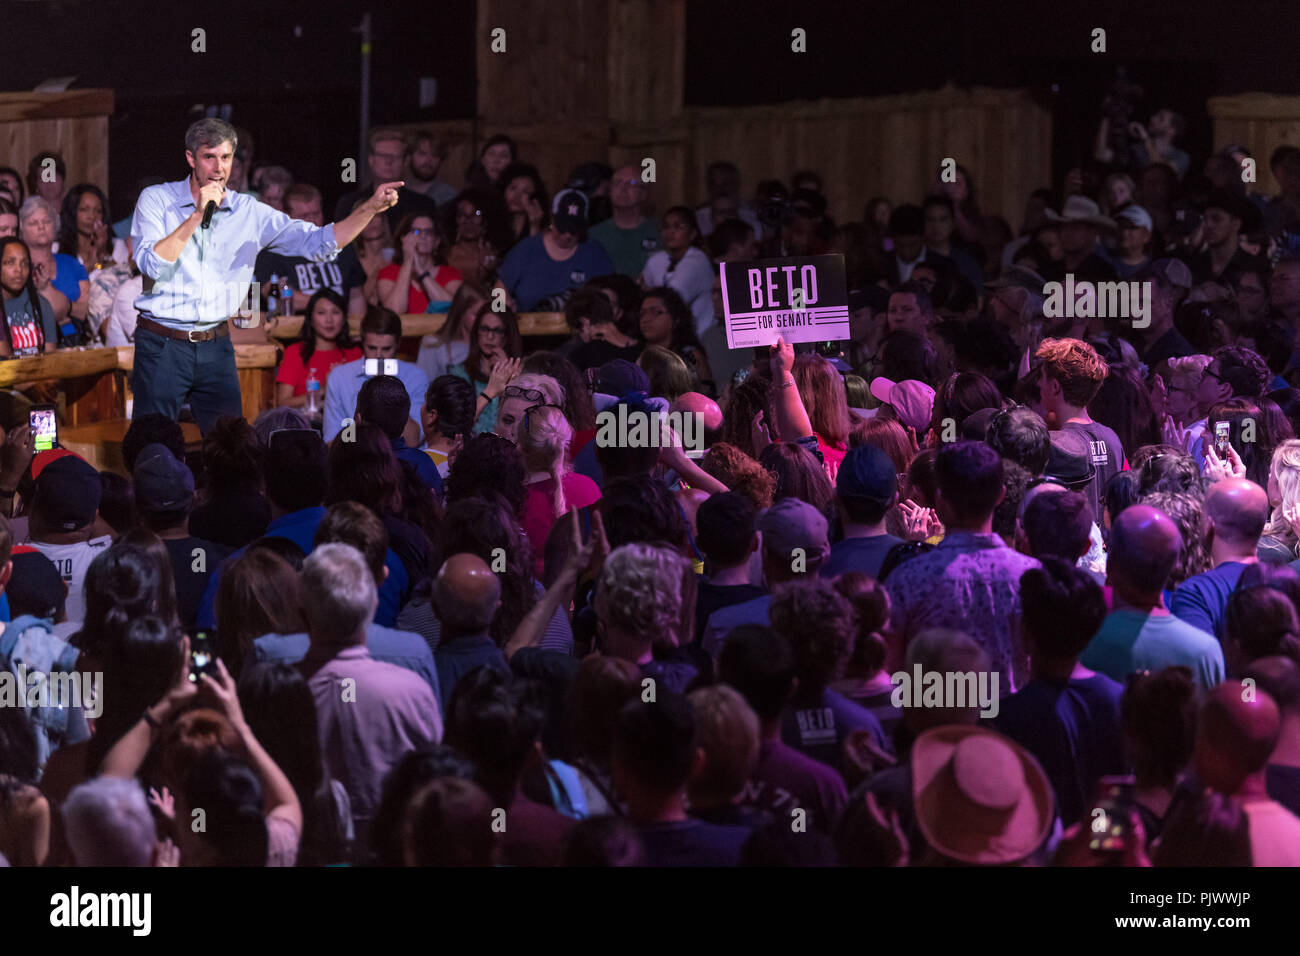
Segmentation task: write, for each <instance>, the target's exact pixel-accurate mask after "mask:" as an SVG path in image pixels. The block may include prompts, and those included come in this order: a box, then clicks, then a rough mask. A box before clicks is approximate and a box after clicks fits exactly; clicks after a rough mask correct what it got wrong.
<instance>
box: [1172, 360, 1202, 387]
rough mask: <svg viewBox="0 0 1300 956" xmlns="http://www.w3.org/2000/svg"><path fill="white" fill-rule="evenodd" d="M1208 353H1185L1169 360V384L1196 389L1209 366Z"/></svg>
mask: <svg viewBox="0 0 1300 956" xmlns="http://www.w3.org/2000/svg"><path fill="white" fill-rule="evenodd" d="M1210 361H1211V359H1210V357H1209V356H1208V355H1185V356H1182V357H1180V358H1171V359H1170V360H1169V375H1168V378H1169V384H1170V386H1172V387H1174V388H1182V389H1194V388H1196V386H1197V385H1199V384H1200V383H1201V376H1203V375H1204V374H1205V370H1206V368H1208V367H1209V364H1210Z"/></svg>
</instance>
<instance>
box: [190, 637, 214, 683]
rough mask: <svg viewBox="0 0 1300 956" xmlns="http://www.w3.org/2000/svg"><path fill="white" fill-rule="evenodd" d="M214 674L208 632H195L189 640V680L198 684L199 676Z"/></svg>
mask: <svg viewBox="0 0 1300 956" xmlns="http://www.w3.org/2000/svg"><path fill="white" fill-rule="evenodd" d="M215 673H216V657H215V656H214V654H213V652H212V640H211V635H210V633H209V632H208V631H196V632H195V633H194V637H193V638H192V639H191V640H190V680H191V681H193V682H194V683H196V684H197V683H198V681H199V675H200V674H215Z"/></svg>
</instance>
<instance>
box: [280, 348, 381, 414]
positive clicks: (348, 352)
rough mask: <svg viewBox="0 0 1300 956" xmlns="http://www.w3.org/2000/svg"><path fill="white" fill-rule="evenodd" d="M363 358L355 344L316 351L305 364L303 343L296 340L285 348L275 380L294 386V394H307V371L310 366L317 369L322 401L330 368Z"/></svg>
mask: <svg viewBox="0 0 1300 956" xmlns="http://www.w3.org/2000/svg"><path fill="white" fill-rule="evenodd" d="M359 358H361V349H359V348H357V347H356V346H353V347H352V348H350V349H329V350H328V351H321V350H320V349H316V351H314V352H312V353H311V358H310V359H308V360H307V364H306V365H304V364H303V361H302V343H301V342H294V343H293V345H290V346H289V347H288V348H287V349H285V350H284V359H283V361H281V362H280V371H278V372H276V374H275V380H276V381H277V382H283V383H284V384H285V385H292V386H293V394H294V395H306V394H307V371H308V369H309V368H314V369H315V370H316V377H317V378H319V379H320V391H321V401H322V402H323V401H324V400H325V380H326V379H327V378H329V375H330V370H331V369H333V368H334V366H336V365H342V364H344V363H345V362H355V361H356V360H357V359H359Z"/></svg>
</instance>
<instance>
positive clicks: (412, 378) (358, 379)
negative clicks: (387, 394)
mask: <svg viewBox="0 0 1300 956" xmlns="http://www.w3.org/2000/svg"><path fill="white" fill-rule="evenodd" d="M382 367H383V366H380V368H382ZM369 377H370V376H368V375H367V374H366V360H365V359H364V358H359V359H357V360H356V361H353V362H346V363H344V364H343V365H336V366H335V367H334V370H333V371H332V372H330V375H329V378H328V379H326V380H325V411H324V428H323V433H324V436H325V441H327V442H331V441H333V440H334V436H335V435H337V434H338V433H339V432H341V431H342V430H343V420H344V419H345V418H352V417H353V416H354V415H355V414H356V411H357V396H358V395H360V394H361V386H362V385H365V384H366V380H367V379H368V378H369ZM397 377H398V378H399V379H401V380H402V384H403V385H405V386H406V394H407V396H408V397H409V398H410V399H411V408H412V409H416V408H423V407H424V393H425V392H427V391H428V390H429V377H428V376H427V375H425V374H424V372H423V371H421V370H420V366H418V365H416V364H415V363H413V362H403V361H402V360H401V359H398V360H397Z"/></svg>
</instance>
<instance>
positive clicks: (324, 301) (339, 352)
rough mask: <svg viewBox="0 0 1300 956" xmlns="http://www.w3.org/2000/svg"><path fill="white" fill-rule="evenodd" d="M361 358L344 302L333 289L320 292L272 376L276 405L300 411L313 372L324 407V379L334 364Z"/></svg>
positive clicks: (309, 302) (314, 298) (313, 298)
mask: <svg viewBox="0 0 1300 956" xmlns="http://www.w3.org/2000/svg"><path fill="white" fill-rule="evenodd" d="M359 358H361V347H360V346H359V345H357V344H356V343H355V342H353V341H352V335H351V333H350V332H349V331H348V317H347V311H346V303H344V301H343V297H342V296H341V295H339V294H338V293H337V292H335V291H334V290H333V289H321V290H320V291H319V292H317V293H316V294H315V295H313V296H312V297H311V298H310V299H309V300H308V301H307V314H306V315H305V316H304V317H303V320H302V331H301V332H300V333H299V335H298V341H296V342H294V343H293V344H292V345H290V346H289V347H288V348H287V349H285V350H284V359H283V360H282V361H281V362H280V370H279V371H278V372H277V373H276V375H275V404H277V405H288V406H291V407H293V408H302V407H303V406H305V405H306V404H307V375H308V372H309V371H310V370H311V369H315V370H316V377H317V378H318V379H319V380H320V404H321V405H322V406H324V404H325V380H326V379H327V378H329V374H330V371H331V370H332V369H333V368H334V366H336V365H342V364H343V363H345V362H353V361H356V360H357V359H359Z"/></svg>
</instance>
